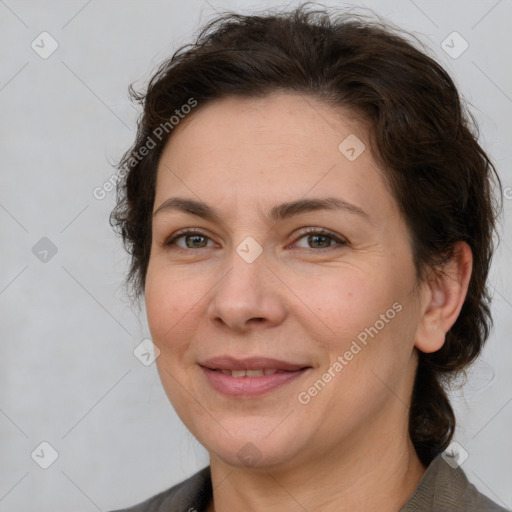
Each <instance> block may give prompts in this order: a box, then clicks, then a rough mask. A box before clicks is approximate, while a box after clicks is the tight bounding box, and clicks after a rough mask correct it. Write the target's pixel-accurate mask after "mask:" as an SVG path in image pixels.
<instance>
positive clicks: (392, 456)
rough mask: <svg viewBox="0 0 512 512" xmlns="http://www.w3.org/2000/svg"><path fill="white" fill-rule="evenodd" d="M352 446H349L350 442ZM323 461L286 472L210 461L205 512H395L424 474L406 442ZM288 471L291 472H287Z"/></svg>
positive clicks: (389, 441) (395, 439)
mask: <svg viewBox="0 0 512 512" xmlns="http://www.w3.org/2000/svg"><path fill="white" fill-rule="evenodd" d="M352 441H354V440H352ZM362 441H363V442H362V443H361V444H360V446H359V448H358V449H354V446H353V445H352V447H351V448H349V449H348V450H347V449H346V447H344V449H343V450H339V451H336V452H335V453H334V452H333V453H332V457H329V458H326V457H325V456H322V457H321V458H320V459H319V460H317V461H312V463H311V464H309V465H305V464H303V463H301V464H296V465H293V464H292V465H291V466H290V465H288V466H287V468H286V469H274V468H273V469H269V470H265V469H264V468H259V469H258V470H256V468H238V467H232V466H230V465H227V464H225V463H224V462H223V461H222V460H220V459H218V458H217V457H215V458H213V457H211V458H210V466H211V474H212V484H213V489H214V491H213V493H214V495H213V496H214V499H213V504H211V505H210V508H209V509H208V512H226V511H230V510H245V511H247V512H259V511H263V510H264V511H265V512H274V511H275V512H277V511H282V510H308V511H309V512H320V511H321V512H346V511H351V512H358V511H365V512H377V511H378V512H396V511H397V510H400V509H401V508H402V507H403V506H404V505H405V503H406V502H407V500H408V499H409V498H410V496H411V495H412V494H413V492H414V490H415V488H416V487H417V485H418V483H419V481H420V480H421V478H422V476H423V475H424V473H425V470H426V468H425V467H424V466H423V465H422V464H421V462H420V460H419V459H418V457H417V455H416V452H415V450H414V447H413V445H412V443H411V442H410V440H409V438H408V436H407V437H406V441H405V442H401V441H400V437H399V436H397V435H396V432H395V433H394V435H390V436H389V437H388V438H381V439H380V443H379V444H378V445H375V444H370V445H368V443H366V444H365V443H364V440H362ZM290 467H292V468H293V469H290Z"/></svg>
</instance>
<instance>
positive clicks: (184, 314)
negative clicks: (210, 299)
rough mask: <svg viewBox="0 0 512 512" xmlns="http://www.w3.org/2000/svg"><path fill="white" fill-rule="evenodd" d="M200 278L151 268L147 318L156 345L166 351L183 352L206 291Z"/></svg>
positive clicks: (147, 284) (148, 285)
mask: <svg viewBox="0 0 512 512" xmlns="http://www.w3.org/2000/svg"><path fill="white" fill-rule="evenodd" d="M200 282H201V280H200V279H197V278H196V279H195V280H187V279H186V277H184V276H183V274H181V275H180V274H179V272H177V271H176V269H166V268H165V267H157V266H156V265H150V266H149V267H148V273H147V276H146V287H145V304H146V315H147V319H148V325H149V329H150V331H151V335H152V338H153V342H154V343H155V344H156V345H157V346H158V347H159V348H160V350H161V351H162V352H166V351H168V350H169V349H171V348H172V352H173V353H175V354H177V353H179V352H180V351H181V349H182V345H184V343H185V339H186V337H184V332H185V331H186V330H188V329H189V328H190V325H191V321H192V319H193V316H194V311H195V308H197V307H199V305H200V302H201V297H203V298H204V295H205V293H204V291H203V290H202V289H201V287H200V286H198V285H199V284H200Z"/></svg>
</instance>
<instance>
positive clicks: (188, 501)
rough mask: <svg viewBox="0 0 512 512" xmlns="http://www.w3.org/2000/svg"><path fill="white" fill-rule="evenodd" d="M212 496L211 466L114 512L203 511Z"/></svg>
mask: <svg viewBox="0 0 512 512" xmlns="http://www.w3.org/2000/svg"><path fill="white" fill-rule="evenodd" d="M211 496H212V485H211V474H210V466H207V467H205V468H203V469H201V470H200V471H198V472H197V473H195V474H193V475H192V476H191V477H190V478H187V479H186V480H183V481H182V482H180V483H178V484H176V485H174V486H173V487H171V488H169V489H167V490H165V491H163V492H161V493H159V494H156V495H155V496H153V497H151V498H149V499H147V500H146V501H144V502H142V503H139V504H138V505H134V506H133V507H130V508H126V509H122V510H115V511H112V512H173V511H175V510H176V511H179V512H201V511H202V510H204V509H205V508H206V506H207V504H208V503H209V501H210V499H211Z"/></svg>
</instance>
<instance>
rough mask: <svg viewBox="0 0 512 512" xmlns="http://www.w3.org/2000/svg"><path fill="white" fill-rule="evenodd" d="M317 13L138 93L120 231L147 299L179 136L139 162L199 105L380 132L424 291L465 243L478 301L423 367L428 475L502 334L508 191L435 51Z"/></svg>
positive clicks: (380, 27)
mask: <svg viewBox="0 0 512 512" xmlns="http://www.w3.org/2000/svg"><path fill="white" fill-rule="evenodd" d="M308 4H309V2H308ZM308 4H305V5H304V4H303V5H301V6H299V7H298V8H295V9H294V10H292V11H288V12H278V11H274V12H270V11H267V12H266V13H265V15H248V16H245V15H240V14H235V13H228V14H224V15H221V16H219V17H218V18H216V19H214V20H213V21H211V22H209V23H208V24H207V25H206V26H205V27H204V29H203V30H202V32H201V33H200V34H199V36H198V38H197V40H196V42H195V43H194V44H190V45H185V46H183V47H181V48H180V49H178V50H177V51H176V52H175V53H174V55H173V56H172V57H171V58H170V59H168V60H166V61H165V62H164V63H163V64H162V65H161V66H160V68H159V69H158V71H157V72H156V73H155V74H154V76H153V77H152V79H151V80H150V83H149V86H148V88H147V91H146V92H145V93H137V92H135V91H134V90H133V88H130V91H131V94H132V98H133V99H134V100H135V101H138V102H140V103H141V104H142V105H143V114H142V116H141V119H140V121H139V125H138V133H137V139H136V142H135V144H134V145H133V147H132V148H131V149H130V150H129V151H128V152H127V153H126V154H125V155H124V156H123V158H122V159H121V161H120V162H119V164H118V169H119V170H120V171H123V173H124V177H123V179H122V181H120V183H119V184H118V196H117V205H116V207H115V209H114V210H113V212H112V215H111V224H112V225H113V226H114V228H116V229H117V230H118V231H119V232H120V234H121V236H122V239H123V241H124V244H125V247H126V249H127V250H128V251H129V253H130V255H131V266H130V270H129V274H128V276H127V283H130V284H131V285H132V288H131V289H132V291H134V292H135V297H136V298H138V297H139V296H140V295H141V294H142V293H143V291H144V284H145V277H146V271H147V267H148V262H149V256H150V249H151V220H152V209H153V206H154V205H153V203H154V198H155V183H156V170H157V165H158V161H159V158H160V155H161V152H162V150H163V147H164V145H165V143H166V142H167V140H168V138H169V137H170V136H171V135H172V132H171V131H170V130H169V133H166V135H165V136H163V137H160V138H159V140H158V141H155V142H156V146H155V147H154V148H153V149H152V150H151V151H150V152H149V153H148V154H147V155H146V156H145V157H144V158H140V149H141V148H142V147H143V146H144V145H145V144H147V141H148V138H152V139H155V137H154V132H155V130H156V129H157V128H158V126H160V125H162V124H164V123H166V122H167V123H168V121H169V119H170V117H171V116H172V115H173V114H174V113H175V111H176V110H177V109H180V107H181V106H182V105H184V104H186V103H187V102H188V101H189V100H190V98H195V100H196V101H197V102H198V103H199V105H204V104H206V103H207V102H211V101H214V100H218V99H220V98H223V97H227V96H237V97H255V96H264V95H266V94H268V93H270V92H274V91H278V90H282V91H290V92H292V91H293V92H300V93H304V94H308V95H310V96H314V97H316V98H319V99H321V100H324V101H326V102H329V103H330V104H333V105H338V106H343V107H345V108H348V109H349V110H351V111H352V112H354V113H355V114H356V115H357V116H359V118H360V119H361V120H362V121H365V124H367V125H368V126H369V127H370V139H371V141H370V142H371V148H372V152H373V154H374V156H375V158H376V159H377V161H378V162H379V163H380V164H381V166H382V168H383V170H384V174H385V177H386V179H387V182H388V184H389V186H390V190H391V192H392V193H393V195H394V197H395V198H396V200H397V202H398V205H399V207H400V209H401V211H402V213H403V215H404V218H405V219H406V222H407V226H408V229H409V232H410V235H411V240H412V251H413V255H414V262H415V265H416V269H417V275H418V279H419V280H423V279H425V277H426V275H427V271H428V270H429V269H430V270H432V269H435V268H438V267H439V266H440V265H441V264H442V263H443V262H444V261H446V259H448V258H450V257H451V256H452V252H453V248H454V245H455V244H456V243H457V242H459V241H464V242H467V243H468V244H469V246H470V247H471V250H472V253H473V272H472V276H471V280H470V284H469V290H468V293H467V296H466V299H465V302H464V305H463V307H462V310H461V312H460V315H459V317H458V319H457V321H456V322H455V324H454V325H453V327H452V328H451V329H450V331H449V332H448V333H447V335H446V341H445V344H444V345H443V347H442V348H441V349H440V350H438V351H437V352H435V353H431V354H425V353H421V352H420V353H419V362H418V369H417V375H416V381H415V385H414V389H413V396H412V404H411V409H410V413H409V434H410V436H411V440H412V442H413V444H414V446H415V449H416V451H417V453H418V456H419V458H420V460H421V461H422V462H423V463H424V464H425V465H428V464H429V463H430V461H431V460H432V459H433V458H434V457H435V456H436V455H437V454H438V453H439V452H441V451H442V450H444V449H445V448H446V447H447V446H448V444H449V443H450V441H451V438H452V436H453V433H454V429H455V417H454V413H453V410H452V407H451V405H450V402H449V400H448V397H447V394H446V391H445V383H446V382H447V379H448V378H449V377H451V376H453V375H455V374H456V373H457V372H459V371H460V370H462V369H464V368H465V367H466V366H468V365H469V364H470V363H471V362H473V361H474V359H476V357H477V356H478V355H479V353H480V351H481V348H482V346H483V343H484V342H485V340H486V339H487V337H488V335H489V331H490V328H491V326H492V318H491V314H490V307H489V304H490V296H489V294H488V289H487V285H486V281H487V275H488V271H489V267H490V263H491V258H492V254H493V250H494V242H493V235H494V232H495V229H496V219H497V215H498V213H499V210H500V203H499V202H498V201H497V200H496V196H495V195H494V193H493V190H492V188H493V187H492V186H493V184H498V185H500V181H499V177H498V175H497V173H496V170H495V168H494V166H493V164H492V162H491V161H490V160H489V158H488V157H487V155H486V153H485V152H484V150H483V149H482V148H481V146H480V145H479V143H478V140H477V139H478V134H477V125H476V122H475V120H474V119H473V117H472V116H471V114H469V113H468V112H467V110H466V107H465V106H464V105H463V104H462V103H461V100H460V98H459V94H458V92H457V89H456V87H455V85H454V83H453V81H452V80H451V78H450V77H449V75H448V74H447V73H446V71H445V70H444V69H443V68H442V67H441V66H440V65H439V64H438V63H437V62H436V61H435V60H434V59H432V58H431V57H429V56H428V55H427V53H426V51H425V50H423V51H422V50H420V49H418V48H417V47H416V46H417V45H416V44H415V43H413V42H411V40H410V39H411V38H410V37H409V36H408V35H407V34H404V33H403V32H401V31H399V30H398V29H396V28H393V27H391V26H390V25H389V24H385V23H383V22H382V21H380V20H379V19H369V18H367V17H365V16H360V15H354V14H350V13H349V14H347V13H345V12H337V13H335V15H334V16H333V15H331V14H330V13H329V12H327V11H326V10H325V9H320V10H319V9H315V10H311V9H309V8H308V7H309V6H308ZM191 115H193V113H192V114H191ZM152 135H153V137H152ZM135 155H137V159H136V160H134V156H135ZM500 190H501V188H500Z"/></svg>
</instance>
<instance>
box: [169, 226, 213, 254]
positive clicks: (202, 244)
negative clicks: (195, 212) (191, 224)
mask: <svg viewBox="0 0 512 512" xmlns="http://www.w3.org/2000/svg"><path fill="white" fill-rule="evenodd" d="M180 239H183V241H184V244H185V245H184V246H183V245H180V244H179V243H176V241H177V240H180ZM208 240H210V238H209V237H207V236H206V235H204V234H203V233H201V232H200V231H195V230H190V229H189V230H188V231H185V232H181V233H177V234H175V235H174V236H172V237H171V238H170V239H169V240H166V241H165V243H164V245H165V247H170V246H172V245H176V246H177V247H178V248H179V249H185V250H186V249H205V248H207V243H208ZM210 241H211V240H210Z"/></svg>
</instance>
